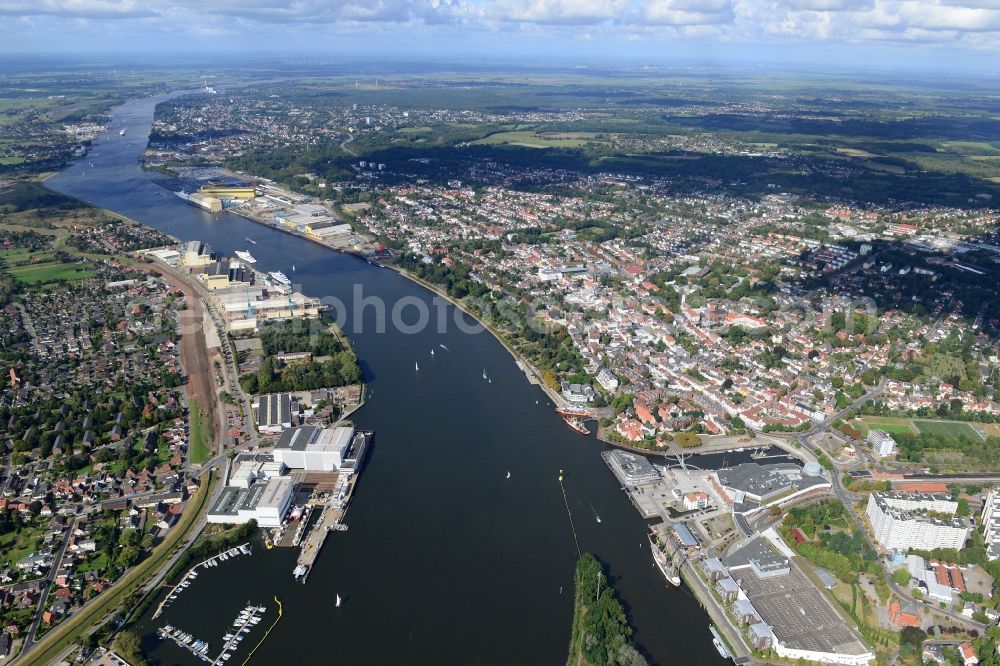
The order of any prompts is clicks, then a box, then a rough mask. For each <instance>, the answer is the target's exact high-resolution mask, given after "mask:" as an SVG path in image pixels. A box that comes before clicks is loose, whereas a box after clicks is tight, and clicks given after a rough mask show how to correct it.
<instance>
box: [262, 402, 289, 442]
mask: <svg viewBox="0 0 1000 666" xmlns="http://www.w3.org/2000/svg"><path fill="white" fill-rule="evenodd" d="M291 427H292V394H291V393H269V394H267V395H261V396H257V430H258V431H259V432H261V433H263V434H265V435H277V434H278V433H280V432H282V431H283V430H285V429H286V428H291Z"/></svg>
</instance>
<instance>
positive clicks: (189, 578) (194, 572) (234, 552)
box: [153, 542, 251, 620]
mask: <svg viewBox="0 0 1000 666" xmlns="http://www.w3.org/2000/svg"><path fill="white" fill-rule="evenodd" d="M250 552H251V551H250V542H247V543H244V544H240V545H239V546H234V547H232V548H230V549H228V550H224V551H221V552H219V553H216V554H215V555H213V556H211V557H208V558H205V559H204V560H202V561H201V562H199V563H198V564H196V565H194V566H193V567H191V568H190V569H188V572H187V573H186V574H184V576H183V577H182V578H181V579H180V581H179V582H178V583H177V585H175V586H174V587H173V588H172V589H171V591H170V592H168V593H167V596H166V597H165V598H164V599H163V601H161V602H160V606H159V607H158V608H157V609H156V612H155V613H153V619H154V620H155V619H156V618H158V617H160V615H161V614H162V613H163V611H164V610H165V609H166V608H168V607H169V606H170V603H169V602H171V601H173V600H174V599H176V598H177V595H178V594H180V593H181V592H183V591H184V590H186V589H187V588H188V587H190V585H191V583H192V582H193V581H194V579H195V578H197V577H198V569H201V568H205V569H207V568H208V567H215V566H218V564H219V562H220V561H225V560H228V559H229V558H230V557H239V556H240V555H249V554H250Z"/></svg>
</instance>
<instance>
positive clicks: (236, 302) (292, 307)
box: [212, 284, 320, 330]
mask: <svg viewBox="0 0 1000 666" xmlns="http://www.w3.org/2000/svg"><path fill="white" fill-rule="evenodd" d="M282 291H284V293H282ZM212 299H213V300H214V301H215V302H216V303H217V304H218V305H219V309H220V310H222V315H223V317H224V318H225V320H226V325H227V326H228V327H229V329H230V330H243V329H246V328H256V327H257V322H258V321H260V320H267V319H294V318H305V319H313V318H316V317H318V316H319V313H320V301H319V299H318V298H311V297H308V296H304V295H303V294H300V293H298V292H295V291H291V290H290V289H289V290H279V289H278V288H272V287H263V286H260V285H252V286H251V285H245V284H242V285H239V286H232V285H230V286H229V287H228V288H225V289H215V290H213V291H212Z"/></svg>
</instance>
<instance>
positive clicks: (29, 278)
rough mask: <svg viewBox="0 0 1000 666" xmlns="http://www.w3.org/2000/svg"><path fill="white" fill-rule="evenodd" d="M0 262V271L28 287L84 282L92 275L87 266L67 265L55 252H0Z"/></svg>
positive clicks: (92, 272)
mask: <svg viewBox="0 0 1000 666" xmlns="http://www.w3.org/2000/svg"><path fill="white" fill-rule="evenodd" d="M0 262H2V263H0V270H2V271H4V272H5V273H7V274H8V275H10V276H11V277H13V278H14V280H16V281H17V282H18V283H19V284H22V285H28V286H30V285H39V284H49V283H52V282H71V281H74V280H84V279H86V278H89V277H93V275H94V271H93V269H92V268H91V267H90V266H88V265H87V264H81V263H67V262H65V261H63V260H61V259H60V256H59V255H58V254H57V253H55V252H29V251H26V250H24V249H13V250H5V251H2V252H0Z"/></svg>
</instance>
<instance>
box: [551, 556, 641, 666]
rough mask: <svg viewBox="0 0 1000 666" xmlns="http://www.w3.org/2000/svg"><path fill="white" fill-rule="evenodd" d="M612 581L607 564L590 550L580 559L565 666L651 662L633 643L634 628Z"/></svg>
mask: <svg viewBox="0 0 1000 666" xmlns="http://www.w3.org/2000/svg"><path fill="white" fill-rule="evenodd" d="M609 580H610V579H609V578H608V575H607V573H606V572H605V570H604V564H603V563H601V561H600V560H598V559H597V558H596V557H594V556H593V555H591V554H590V553H584V554H583V555H581V556H580V559H579V560H577V563H576V576H575V598H574V601H573V629H572V634H571V637H570V644H569V656H568V657H567V659H566V666H605V665H606V664H608V665H610V664H630V665H632V666H642V665H645V664H647V663H648V662H647V661H646V658H645V657H644V656H643V655H642V654H641V653H640V652H639V651H638V650H637V649H636V648H635V645H633V644H632V640H631V638H632V628H631V627H630V626H629V625H628V618H627V617H626V615H625V609H624V608H623V607H622V605H621V602H620V601H619V600H618V597H617V595H616V594H615V590H614V588H613V587H612V586H611V583H610V582H609ZM591 600H593V601H591Z"/></svg>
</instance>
